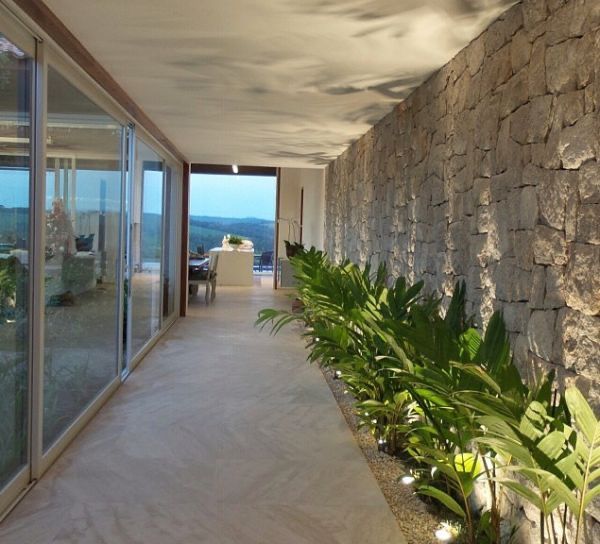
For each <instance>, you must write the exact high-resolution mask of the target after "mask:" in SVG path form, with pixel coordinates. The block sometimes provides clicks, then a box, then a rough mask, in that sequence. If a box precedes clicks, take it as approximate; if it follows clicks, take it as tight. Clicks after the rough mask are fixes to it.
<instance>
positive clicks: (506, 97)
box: [500, 69, 529, 119]
mask: <svg viewBox="0 0 600 544" xmlns="http://www.w3.org/2000/svg"><path fill="white" fill-rule="evenodd" d="M528 100H529V73H528V71H527V70H525V69H523V70H521V71H520V72H518V73H517V74H515V75H514V76H513V77H511V78H510V79H509V80H508V82H507V83H506V85H504V87H503V90H502V102H501V103H500V117H501V118H502V119H504V117H506V116H507V115H509V114H510V113H512V112H513V111H515V110H516V109H517V108H519V107H520V106H522V105H523V104H526V103H527V101H528Z"/></svg>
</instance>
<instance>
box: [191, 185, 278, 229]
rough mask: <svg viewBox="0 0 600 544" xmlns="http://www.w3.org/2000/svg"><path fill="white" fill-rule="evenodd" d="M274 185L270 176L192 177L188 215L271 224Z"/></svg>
mask: <svg viewBox="0 0 600 544" xmlns="http://www.w3.org/2000/svg"><path fill="white" fill-rule="evenodd" d="M275 184H276V178H275V177H271V176H221V175H214V174H211V175H207V174H192V176H191V178H190V215H208V216H213V217H258V218H260V219H271V220H274V219H275Z"/></svg>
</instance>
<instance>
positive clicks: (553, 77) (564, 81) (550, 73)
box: [546, 39, 578, 93]
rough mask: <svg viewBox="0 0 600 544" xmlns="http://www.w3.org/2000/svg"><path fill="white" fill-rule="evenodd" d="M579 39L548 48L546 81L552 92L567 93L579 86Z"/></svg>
mask: <svg viewBox="0 0 600 544" xmlns="http://www.w3.org/2000/svg"><path fill="white" fill-rule="evenodd" d="M577 49H578V40H576V39H573V40H567V41H564V42H562V43H559V44H557V45H554V46H552V47H548V48H547V49H546V82H547V85H548V90H549V91H550V92H551V93H566V92H568V91H574V90H575V89H576V87H577V73H576V71H575V70H574V69H573V67H574V66H576V65H577Z"/></svg>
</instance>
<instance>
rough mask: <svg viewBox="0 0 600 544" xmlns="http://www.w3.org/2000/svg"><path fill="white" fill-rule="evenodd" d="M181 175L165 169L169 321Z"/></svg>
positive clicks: (165, 312) (165, 304) (166, 311)
mask: <svg viewBox="0 0 600 544" xmlns="http://www.w3.org/2000/svg"><path fill="white" fill-rule="evenodd" d="M180 179H181V174H180V173H179V170H178V169H177V168H173V167H172V166H170V165H167V166H166V169H165V196H164V228H163V231H164V242H163V245H164V252H163V318H164V320H168V319H169V318H171V317H172V316H173V314H174V312H175V296H176V294H175V286H176V284H177V257H178V251H177V250H178V246H177V239H178V238H177V228H178V224H177V210H178V209H179V205H178V198H177V197H178V193H177V187H179V185H180V183H181V182H180Z"/></svg>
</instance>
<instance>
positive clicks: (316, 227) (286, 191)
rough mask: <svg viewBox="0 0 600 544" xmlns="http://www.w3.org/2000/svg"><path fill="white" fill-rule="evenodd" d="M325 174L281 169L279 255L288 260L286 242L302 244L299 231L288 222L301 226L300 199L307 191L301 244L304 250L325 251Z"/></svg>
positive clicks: (316, 170) (306, 169) (307, 169)
mask: <svg viewBox="0 0 600 544" xmlns="http://www.w3.org/2000/svg"><path fill="white" fill-rule="evenodd" d="M324 175H325V172H324V170H320V169H316V168H282V169H281V173H280V185H279V218H278V219H279V220H280V221H279V240H278V244H279V256H280V257H285V244H284V242H283V241H284V240H288V239H291V240H292V241H296V242H297V241H299V238H300V231H299V228H298V226H296V239H295V240H294V233H293V232H294V231H293V229H290V228H289V221H290V220H294V221H296V222H297V223H298V224H299V223H300V198H301V193H302V189H304V220H303V232H302V242H303V243H304V245H305V247H310V246H315V247H316V248H318V249H322V248H323V230H324V224H325V211H324V210H325V207H324V199H325V176H324Z"/></svg>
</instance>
